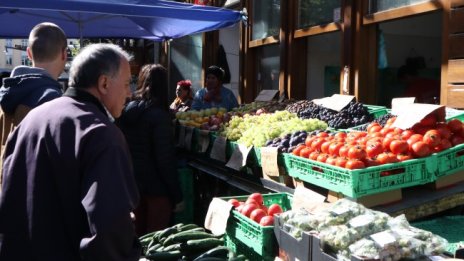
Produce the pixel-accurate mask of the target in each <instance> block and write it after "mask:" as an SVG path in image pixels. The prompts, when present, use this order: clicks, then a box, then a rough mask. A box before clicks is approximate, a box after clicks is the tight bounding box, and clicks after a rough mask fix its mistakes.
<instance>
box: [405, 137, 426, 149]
mask: <svg viewBox="0 0 464 261" xmlns="http://www.w3.org/2000/svg"><path fill="white" fill-rule="evenodd" d="M423 138H424V136H422V135H421V134H413V135H411V137H409V139H408V140H407V143H408V145H409V150H412V144H414V143H416V142H418V141H422V139H423Z"/></svg>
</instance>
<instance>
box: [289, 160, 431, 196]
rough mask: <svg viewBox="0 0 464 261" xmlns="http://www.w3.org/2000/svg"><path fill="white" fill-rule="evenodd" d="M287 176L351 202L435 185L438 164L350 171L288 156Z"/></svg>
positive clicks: (407, 163) (424, 162)
mask: <svg viewBox="0 0 464 261" xmlns="http://www.w3.org/2000/svg"><path fill="white" fill-rule="evenodd" d="M284 155H285V164H286V166H287V170H288V174H289V175H290V176H292V177H295V178H299V179H300V180H303V181H306V182H309V183H312V184H314V185H317V186H320V187H323V188H326V189H329V190H332V191H334V192H338V193H342V194H344V195H345V196H348V197H351V198H359V197H361V196H365V195H370V194H376V193H380V192H386V191H390V190H394V189H399V188H405V187H411V186H415V185H420V184H425V183H428V182H431V181H433V179H434V173H435V171H436V168H437V167H436V163H435V162H436V161H434V160H427V158H422V159H412V160H408V161H402V162H397V163H391V164H384V165H379V166H374V167H369V168H364V169H355V170H349V169H345V168H340V167H336V166H332V165H329V164H325V163H321V162H318V161H314V160H310V159H306V158H302V157H298V156H295V155H293V154H289V153H285V154H284Z"/></svg>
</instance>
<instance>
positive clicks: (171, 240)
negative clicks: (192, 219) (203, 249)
mask: <svg viewBox="0 0 464 261" xmlns="http://www.w3.org/2000/svg"><path fill="white" fill-rule="evenodd" d="M211 237H213V235H212V234H210V233H206V232H202V231H197V230H196V229H192V230H187V231H184V232H180V233H177V234H174V235H171V236H169V237H168V238H167V239H166V240H165V241H164V242H163V245H164V246H169V245H172V244H175V243H182V242H186V241H188V240H191V239H203V238H211Z"/></svg>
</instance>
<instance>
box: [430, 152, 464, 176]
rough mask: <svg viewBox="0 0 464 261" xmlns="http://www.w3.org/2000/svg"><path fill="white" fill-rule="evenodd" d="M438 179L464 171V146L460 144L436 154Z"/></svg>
mask: <svg viewBox="0 0 464 261" xmlns="http://www.w3.org/2000/svg"><path fill="white" fill-rule="evenodd" d="M432 157H434V160H435V161H436V165H437V169H438V170H437V171H436V172H435V174H436V177H437V178H439V177H444V176H447V175H450V174H453V173H456V172H457V171H460V170H463V169H464V144H459V145H457V146H454V147H452V148H449V149H447V150H444V151H441V152H438V153H435V154H434V155H433V156H432Z"/></svg>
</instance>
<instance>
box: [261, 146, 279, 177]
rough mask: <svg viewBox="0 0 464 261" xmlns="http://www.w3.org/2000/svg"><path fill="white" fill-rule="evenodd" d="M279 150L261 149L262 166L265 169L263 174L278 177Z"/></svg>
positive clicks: (271, 148) (273, 148) (272, 148)
mask: <svg viewBox="0 0 464 261" xmlns="http://www.w3.org/2000/svg"><path fill="white" fill-rule="evenodd" d="M277 154H278V150H277V148H275V147H262V148H261V165H262V167H263V174H264V175H267V176H270V177H278V176H279V175H280V173H279V165H278V164H277Z"/></svg>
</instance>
